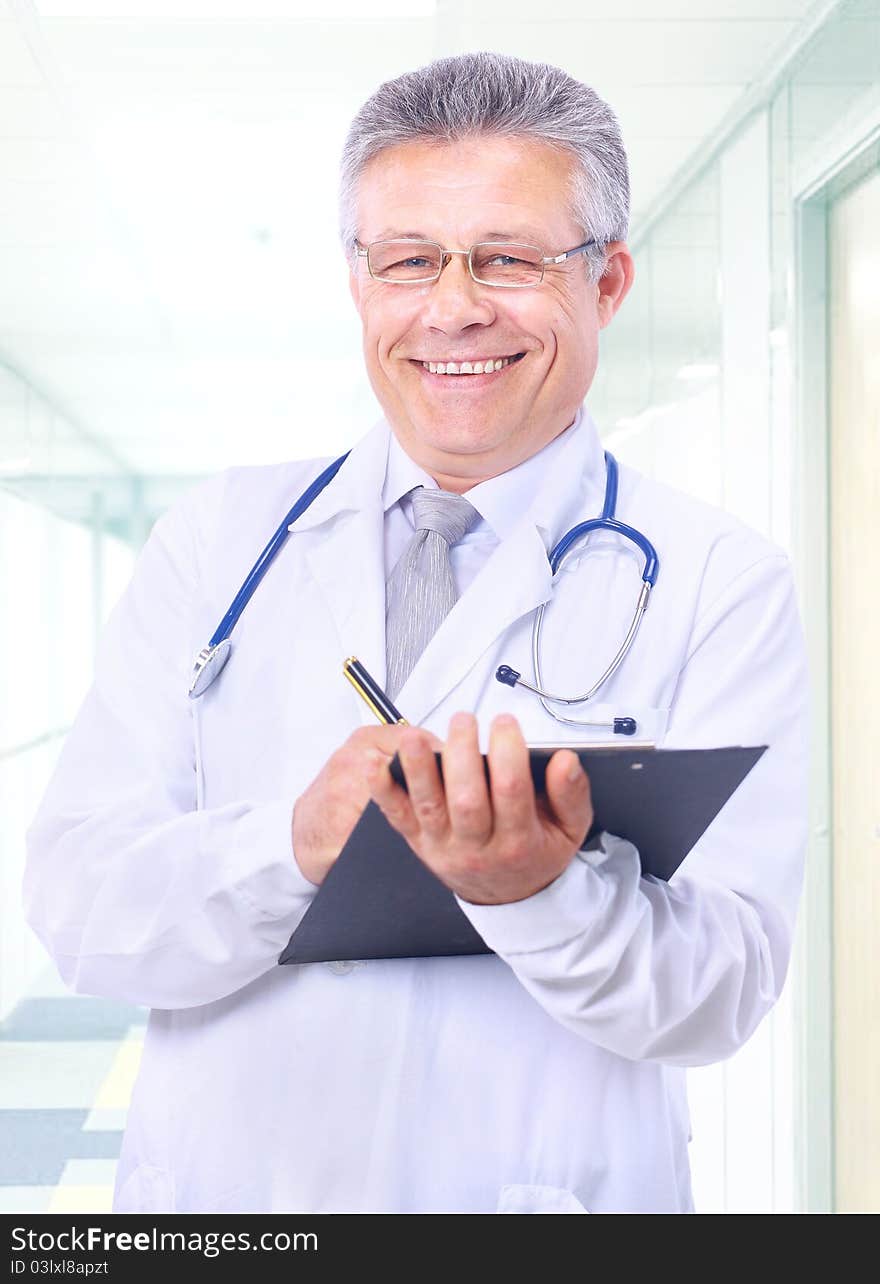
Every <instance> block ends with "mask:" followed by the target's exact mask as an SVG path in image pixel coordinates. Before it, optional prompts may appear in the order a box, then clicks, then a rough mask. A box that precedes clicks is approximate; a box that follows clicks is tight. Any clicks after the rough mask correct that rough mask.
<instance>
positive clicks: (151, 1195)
mask: <svg viewBox="0 0 880 1284" xmlns="http://www.w3.org/2000/svg"><path fill="white" fill-rule="evenodd" d="M113 1211H114V1213H173V1212H174V1179H173V1177H172V1176H171V1174H170V1173H168V1172H166V1171H165V1169H164V1168H156V1167H155V1166H154V1165H153V1164H138V1166H137V1168H134V1169H132V1171H131V1172H130V1173H129V1174H128V1176H127V1177H126V1178H125V1179H124V1180H123V1182H122V1184H121V1185H120V1186H119V1187H118V1188H117V1190H116V1193H115V1194H114V1197H113Z"/></svg>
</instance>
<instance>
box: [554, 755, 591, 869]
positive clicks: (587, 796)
mask: <svg viewBox="0 0 880 1284" xmlns="http://www.w3.org/2000/svg"><path fill="white" fill-rule="evenodd" d="M544 788H545V789H546V792H547V801H548V803H549V805H550V810H551V812H552V813H553V818H554V820H555V821H556V823H557V824H558V825H559V827H560V828H561V829H562V831H563V833H565V834H566V836H567V837H568V838H570V839H571V841H572V842H573V843H574V844H575V846H576V847H579V846H580V845H581V843H582V842H583V841H584V836H585V834H587V833H588V832H589V829H590V826H591V825H592V823H593V798H592V794H591V792H590V778H589V776H588V775H587V773H586V772H585V771H584V769H583V767H582V766H581V764H580V759H579V758H578V756H577V754H576V753H574V751H573V750H571V749H559V750H557V752H556V753H555V754H554V755H553V757H552V758H551V759H550V761H549V762H548V764H547V773H546V777H545V783H544Z"/></svg>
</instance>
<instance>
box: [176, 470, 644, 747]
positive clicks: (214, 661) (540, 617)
mask: <svg viewBox="0 0 880 1284" xmlns="http://www.w3.org/2000/svg"><path fill="white" fill-rule="evenodd" d="M347 458H348V453H346V454H344V455H341V456H340V457H339V459H335V460H334V461H333V463H332V464H330V466H329V467H328V468H325V469H324V471H323V472H322V473H321V474H320V476H319V477H316V478H315V480H314V481H313V482H312V483H311V485H310V486H308V487H307V488H306V489H305V490H304V491H303V493H302V494H301V495H300V497H299V499H298V500H297V501H296V503H295V504H294V506H293V508H291V510H290V512H289V513H288V514H287V516H286V517H285V518H284V520H283V521H282V522H281V525H280V526H279V527H278V529H277V530H276V532H275V534H274V535H273V536H272V538H271V539H270V540H269V543H268V544H267V545H266V547H265V548H264V549H263V551H262V553H261V554H260V556H259V557H258V558H257V560H256V562H255V563H254V565H253V567H252V568H251V570H250V573H249V574H248V576H247V578H246V579H245V581H244V583H243V584H242V586H241V588H240V589H239V590H238V592H237V593H236V595H235V597H234V598H233V599H232V603H231V605H230V607H229V610H228V611H227V612H226V614H225V615H224V616H223V619H222V620H221V621H220V623H219V624H218V626H217V628H216V629H215V631H214V633H213V635H212V637H211V640H210V642H209V643H208V645H207V646H206V647H203V648H202V650H201V651H200V652H199V653H198V655H197V656H196V661H195V666H194V668H193V673H192V680H191V682H190V687H189V696H190V699H191V700H194V699H195V698H196V697H197V696H200V695H202V694H204V692H205V691H207V689H208V687H209V686H210V685H211V683H212V682H214V681H215V679H216V678H217V677H219V675H220V672H221V670H222V669H223V666H224V665H225V664H226V662H227V660H228V659H229V656H230V652H231V650H232V642H231V641H230V637H231V634H232V630H233V629H234V628H235V626H236V624H237V623H238V621H239V619H240V618H241V614H242V612H243V611H244V609H245V607H246V606H247V604H248V602H249V601H250V600H251V598H252V597H253V595H254V593H255V591H256V589H257V586H258V585H259V583H260V581H261V580H262V578H263V576H264V575H265V574H266V571H267V570H268V569H269V567H270V566H271V564H272V562H273V561H274V560H275V558H276V557H277V555H278V553H279V552H280V551H281V546H282V544H283V543H284V541H285V540H286V539H287V537H288V535H289V534H290V531H291V528H292V527H293V524H294V523H295V522H296V520H297V518H299V517H301V516H302V515H303V513H304V512H305V511H306V509H307V508H308V507H309V506H310V505H311V504H312V503H313V502H314V501H315V500H316V499H317V498H318V496H319V495H320V493H321V491H322V490H324V488H325V487H326V486H328V485H329V484H330V482H331V481H332V480H333V478H334V477H335V476H336V474H337V473H338V472H339V470H340V468H341V467H342V465H343V464H344V463H345V461H346V459H347ZM605 475H606V480H605V502H604V504H603V506H602V516H601V517H594V518H592V519H591V520H590V521H587V522H581V523H580V524H579V525H577V526H573V527H572V528H571V530H570V531H566V533H565V534H564V535H563V537H562V539H561V540H560V541H559V543H558V544H557V545H556V547H555V548H553V549H552V550H551V552H550V553H549V554H548V557H549V559H550V570H551V571H552V573H553V575H554V577H555V576H556V573H557V571H558V570H559V568H560V567H561V566H562V563H563V559H564V558H565V557H566V556H567V555H568V554H569V553H570V552H571V550H572V548H573V547H574V545H575V544H577V543H579V542H580V541H581V540H582V539H584V538H585V537H586V536H587V535H589V534H590V533H591V532H592V531H597V530H604V531H613V532H615V533H616V534H617V535H622V536H623V538H624V539H628V540H630V541H631V543H633V544H635V545H636V546H637V548H639V549H640V550H641V551H642V553H643V554H644V556H645V567H644V570H643V572H642V587H641V589H640V591H639V598H638V601H637V603H636V609H635V614H634V615H633V617H632V622H631V623H630V626H629V629H628V630H627V634H626V637H625V638H624V639H623V642H622V644H621V646H620V649H619V650H618V652H617V654H616V655H615V657H614V659H613V660H612V661H611V663H610V664H609V665H608V667H607V668H606V670H605V672H604V673H603V674H602V676H601V677H600V678H599V679H598V681H597V682H594V683H593V685H592V686H591V687H590V689H589V690H588V691H586V692H584V694H583V695H578V696H560V695H553V694H551V692H549V691H546V690H545V689H544V679H543V675H542V672H541V654H540V652H541V631H542V629H543V627H544V613H545V611H546V609H547V603H546V602H544V603H542V604H541V606H539V607H538V609H537V611H536V613H535V619H534V622H533V624H532V664H533V666H534V670H535V682H534V685H533V684H532V683H529V682H526V681H525V680H524V679H523V677H522V675H521V674H520V673H518V672H517V670H516V669H512V668H511V667H510V665H507V664H502V665H501V666H500V668H499V669H498V670H497V671H496V673H495V677H496V678H497V680H498V681H499V682H503V683H505V684H506V685H507V686H510V687H515V686H521V687H524V688H525V690H527V691H532V692H534V694H535V695H536V696H538V698H539V699H540V701H541V704H542V705H543V706H544V708H545V709H546V711H547V713H549V714H550V716H551V717H552V718H555V719H556V721H557V722H562V723H566V724H567V725H568V726H574V727H601V728H605V729H608V730H611V731H613V732H614V733H615V734H617V735H623V736H631V735H633V734H634V733H635V731H636V725H637V724H636V721H635V719H634V718H630V717H620V718H612V719H610V720H609V721H604V722H601V721H600V722H596V721H587V720H584V719H580V718H567V717H565V716H564V715H563V714H561V713H557V712H556V710H555V709H553V708H551V707H550V706H551V705H554V704H561V705H565V706H566V707H568V706H571V705H574V704H583V703H584V702H585V701H587V700H591V699H592V698H593V696H594V695H595V694H596V692H597V691H598V690H599V688H600V687H602V686H604V684H605V683H606V682H607V681H608V679H609V678H610V677H611V675H612V674H613V673H615V672H616V671H617V669H618V668H619V667H620V665H621V664H622V663H623V661H624V659H625V658H626V655H627V654H628V652H629V650H630V648H631V646H632V644H633V642H634V641H635V639H636V634H637V633H638V631H639V625H640V624H641V622H642V616H643V615H644V613H645V610H646V608H647V606H648V599H649V597H650V594H651V589H652V588H653V587H654V585H655V583H656V582H657V575H658V574H659V571H660V559H659V557H658V556H657V551H656V549H655V548H654V545H653V544H652V543H651V542H650V540H649V539H647V538H646V536H644V535H643V534H642V533H641V531H637V530H635V528H634V527H632V526H627V525H625V524H624V523H623V522H621V521H618V520H617V518H616V517H615V516H614V513H615V509H616V508H617V460H616V459H615V458H614V456H613V455H612V454H611V453H610V451H607V450H606V451H605Z"/></svg>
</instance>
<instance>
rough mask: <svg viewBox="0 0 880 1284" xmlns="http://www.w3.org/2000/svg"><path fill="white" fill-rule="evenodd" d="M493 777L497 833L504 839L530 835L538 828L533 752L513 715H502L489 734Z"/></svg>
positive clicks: (490, 766)
mask: <svg viewBox="0 0 880 1284" xmlns="http://www.w3.org/2000/svg"><path fill="white" fill-rule="evenodd" d="M489 777H490V780H491V791H492V808H493V811H494V815H495V833H496V834H497V835H499V837H502V838H510V837H513V836H516V835H523V834H527V833H530V832H531V831H532V829H533V827H534V825H535V820H536V812H535V787H534V785H533V784H532V773H531V768H530V765H529V750H528V746H527V744H526V742H525V739H524V737H523V734H522V731H521V730H520V726H519V723H518V722H517V720H516V718H514V717H513V715H512V714H502V715H501V716H500V717H497V718H496V719H495V720H494V722H493V723H492V727H491V730H490V732H489Z"/></svg>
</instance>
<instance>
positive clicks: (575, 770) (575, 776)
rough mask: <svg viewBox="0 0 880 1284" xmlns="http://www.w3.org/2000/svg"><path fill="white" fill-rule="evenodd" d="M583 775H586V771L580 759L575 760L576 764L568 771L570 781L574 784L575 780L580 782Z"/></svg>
mask: <svg viewBox="0 0 880 1284" xmlns="http://www.w3.org/2000/svg"><path fill="white" fill-rule="evenodd" d="M583 774H584V769H583V767H582V766H581V761H580V758H575V760H574V762H573V763H572V764H571V766H570V767H569V769H568V778H569V780H570V781H572V783H574V781H575V780H580V778H581V776H582V775H583Z"/></svg>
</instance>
